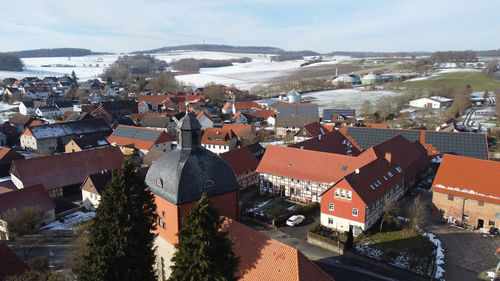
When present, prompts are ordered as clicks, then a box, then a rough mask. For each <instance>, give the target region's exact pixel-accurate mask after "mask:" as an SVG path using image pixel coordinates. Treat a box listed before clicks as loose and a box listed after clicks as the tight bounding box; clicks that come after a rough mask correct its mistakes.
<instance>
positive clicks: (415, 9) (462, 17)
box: [0, 0, 500, 52]
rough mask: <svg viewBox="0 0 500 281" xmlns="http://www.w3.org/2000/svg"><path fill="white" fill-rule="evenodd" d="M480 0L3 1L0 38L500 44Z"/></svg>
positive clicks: (57, 42) (350, 45) (51, 43)
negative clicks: (475, 2) (478, 6)
mask: <svg viewBox="0 0 500 281" xmlns="http://www.w3.org/2000/svg"><path fill="white" fill-rule="evenodd" d="M481 4H482V5H483V6H484V8H483V9H482V10H481V11H473V10H472V7H473V5H472V4H471V3H470V2H469V1H461V0H456V1H448V0H442V1H435V0H434V1H430V0H421V1H396V0H391V1H377V2H373V1H326V0H325V1H298V0H290V1H285V0H276V1H271V0H244V1H229V0H222V1H215V0H207V1H201V0H196V1H162V0H145V1H132V0H122V1H118V0H108V1H97V0H86V1H62V0H57V1H55V0H54V1H50V3H47V1H38V0H20V1H19V0H18V1H12V3H10V4H9V9H2V10H0V32H1V34H2V35H3V36H2V44H1V47H0V48H1V51H9V50H20V49H36V48H53V47H82V48H89V49H92V50H97V51H114V52H128V51H134V50H146V49H153V48H158V47H163V46H172V45H178V44H192V43H202V42H204V41H205V42H207V43H213V44H233V45H268V46H276V47H281V48H284V49H290V50H298V49H310V50H316V51H320V52H328V51H333V50H353V51H412V50H430V51H433V50H448V49H491V48H499V46H500V39H499V38H498V37H496V36H493V35H494V34H496V33H497V30H498V29H499V27H500V23H499V21H496V20H495V19H496V18H497V13H498V11H499V10H500V2H498V1H494V0H485V1H482V2H481ZM13 11H15V12H14V13H13ZM13 15H15V16H13Z"/></svg>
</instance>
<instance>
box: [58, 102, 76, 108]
mask: <svg viewBox="0 0 500 281" xmlns="http://www.w3.org/2000/svg"><path fill="white" fill-rule="evenodd" d="M54 105H55V106H56V107H57V108H64V107H73V102H72V101H56V102H55V103H54Z"/></svg>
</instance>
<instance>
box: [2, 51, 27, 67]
mask: <svg viewBox="0 0 500 281" xmlns="http://www.w3.org/2000/svg"><path fill="white" fill-rule="evenodd" d="M0 70H7V71H22V70H23V63H22V62H21V60H20V59H19V58H18V57H16V56H14V55H11V54H8V53H0Z"/></svg>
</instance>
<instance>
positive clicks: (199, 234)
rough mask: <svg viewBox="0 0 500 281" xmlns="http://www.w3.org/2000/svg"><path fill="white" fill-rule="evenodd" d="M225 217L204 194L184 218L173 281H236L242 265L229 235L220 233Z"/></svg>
mask: <svg viewBox="0 0 500 281" xmlns="http://www.w3.org/2000/svg"><path fill="white" fill-rule="evenodd" d="M223 221H224V218H223V217H221V216H220V214H219V212H218V211H217V210H216V209H215V208H214V207H212V205H211V204H210V201H209V200H208V198H207V196H206V195H205V194H203V196H202V197H201V199H200V200H199V201H198V203H197V204H196V205H195V206H194V208H193V209H191V210H190V211H189V212H187V213H186V215H185V216H184V218H183V219H182V224H183V228H182V229H181V230H180V231H179V233H178V236H179V243H178V244H176V245H175V249H176V252H175V254H174V256H173V258H172V261H173V262H174V264H173V265H172V266H171V269H172V274H171V275H170V278H169V279H168V280H169V281H184V280H205V281H209V280H210V281H212V280H215V281H232V280H237V279H238V278H237V277H235V272H236V269H237V268H238V265H239V258H238V257H236V255H235V254H234V252H233V250H232V248H231V244H232V243H231V240H229V239H228V238H227V237H226V236H227V232H223V231H220V227H221V225H222V223H223Z"/></svg>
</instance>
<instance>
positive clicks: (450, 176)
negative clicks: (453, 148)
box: [431, 154, 500, 229]
mask: <svg viewBox="0 0 500 281" xmlns="http://www.w3.org/2000/svg"><path fill="white" fill-rule="evenodd" d="M499 174H500V163H499V162H496V161H488V160H481V159H474V158H469V157H462V156H456V155H451V154H445V155H444V157H443V159H442V161H441V164H440V165H439V170H438V172H437V174H436V177H435V178H434V181H433V183H432V186H431V190H432V205H433V213H434V215H436V216H438V217H442V218H445V219H447V220H448V221H449V222H461V223H463V224H466V225H470V226H472V227H474V228H487V229H489V228H490V227H496V228H499V226H500V189H499V188H498V175H499Z"/></svg>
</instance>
